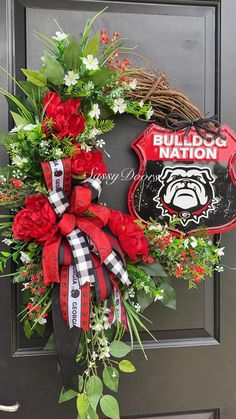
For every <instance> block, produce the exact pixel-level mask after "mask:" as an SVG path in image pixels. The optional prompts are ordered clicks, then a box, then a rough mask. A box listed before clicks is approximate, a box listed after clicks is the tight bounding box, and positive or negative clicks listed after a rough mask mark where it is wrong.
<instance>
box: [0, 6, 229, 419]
mask: <svg viewBox="0 0 236 419" xmlns="http://www.w3.org/2000/svg"><path fill="white" fill-rule="evenodd" d="M221 3H222V5H221ZM105 5H109V11H108V12H107V13H104V15H103V16H102V17H101V18H100V19H99V21H97V22H96V25H95V27H96V28H97V29H100V28H103V27H105V28H107V29H108V30H110V31H111V32H113V31H114V30H117V31H118V32H120V33H121V34H122V35H123V36H127V37H128V38H129V39H128V44H129V45H130V46H134V45H138V49H137V51H138V52H139V53H140V54H143V55H144V56H145V57H148V58H150V60H151V61H152V63H153V65H154V66H155V67H157V68H159V69H160V71H164V72H165V73H167V75H168V77H169V79H170V82H171V84H172V85H173V86H175V87H177V88H179V89H181V90H182V91H183V92H184V93H185V94H187V95H188V96H189V97H190V98H191V99H192V101H193V102H194V103H196V104H197V105H198V106H199V107H200V108H201V110H202V111H203V112H205V113H209V114H210V115H211V114H214V113H216V114H218V115H220V90H221V89H220V87H221V78H220V61H219V58H220V53H221V56H222V115H223V120H224V121H225V122H228V123H230V124H231V125H232V127H233V128H234V129H236V122H235V114H234V106H233V105H234V104H235V100H236V87H235V82H234V79H235V76H234V73H235V68H236V52H235V51H233V50H232V41H231V39H232V37H233V36H234V39H235V36H236V29H235V24H234V16H235V12H236V4H235V2H234V1H233V0H222V2H220V1H204V0H199V1H197V0H193V1H187V0H186V1H185V0H182V1H181V0H179V1H174V0H173V1H169V2H168V1H159V2H158V3H157V2H156V1H152V2H147V1H142V2H137V1H130V2H125V1H123V2H119V1H110V2H109V1H108V2H102V1H98V0H97V1H71V0H67V1H65V0H49V1H47V2H44V1H43V0H28V1H26V0H20V1H16V0H0V6H1V14H0V23H1V25H0V35H1V37H0V40H1V41H0V51H1V52H0V61H1V65H3V66H4V67H8V68H9V71H10V72H12V73H13V74H19V68H20V67H25V66H28V67H29V68H38V67H39V66H40V60H39V58H40V56H41V55H42V53H43V50H44V48H43V47H42V45H41V44H40V43H39V41H38V40H37V39H36V38H34V37H33V31H34V30H37V31H39V32H43V33H46V34H47V35H49V36H50V35H52V34H53V33H54V32H55V30H56V27H55V26H54V24H53V21H52V19H53V18H55V19H56V20H57V21H58V23H59V24H60V25H61V26H62V27H63V28H64V30H65V32H70V33H73V32H74V33H75V34H78V33H80V32H81V29H82V27H83V26H84V23H85V21H86V20H87V18H88V17H90V16H91V15H92V14H94V12H96V11H98V10H101V9H102V8H103V7H104V6H105ZM221 6H222V13H221ZM221 15H222V44H220V19H221ZM221 45H222V48H220V47H221ZM130 58H131V57H130ZM229 58H230V60H231V62H230V63H229ZM132 59H133V61H134V60H135V57H132ZM0 84H1V85H2V86H6V87H7V86H8V87H9V88H10V89H12V88H13V86H12V84H11V83H10V82H9V84H8V82H7V79H6V77H5V75H3V74H2V73H0ZM234 99H235V100H234ZM0 111H1V114H0V123H1V130H4V129H5V130H6V129H7V125H8V124H7V108H6V104H5V102H4V100H3V99H2V98H0ZM145 126H146V125H145V123H141V122H140V121H138V120H135V119H132V118H130V117H125V116H124V117H120V118H119V119H116V128H115V129H114V130H113V131H112V132H111V133H110V134H109V135H107V136H106V137H105V136H104V138H105V139H106V141H107V151H108V153H109V154H110V155H111V159H107V165H108V167H109V168H110V169H111V172H112V173H114V174H118V179H117V180H116V181H115V182H114V183H109V182H108V183H106V182H105V185H104V191H103V195H102V198H101V201H102V202H104V201H105V202H107V204H108V205H109V206H111V207H115V208H118V209H122V210H125V211H126V210H127V202H126V200H127V191H128V189H129V186H130V183H131V181H132V179H131V178H130V177H132V176H129V178H128V180H127V179H126V180H125V178H126V177H127V168H129V172H132V173H135V171H136V170H137V165H138V159H137V156H136V155H135V154H134V152H133V151H131V150H130V143H131V142H132V141H133V140H134V139H135V138H136V137H137V135H138V134H139V133H140V132H141V131H142V130H144V128H145ZM4 158H5V156H4V155H3V154H1V163H3V162H5V161H4ZM125 169H126V171H125ZM131 169H132V170H131ZM235 242H236V234H235V233H234V231H231V232H230V233H227V234H225V236H224V243H225V245H226V248H227V256H226V257H225V264H227V265H229V266H232V267H234V266H235V262H234V260H235V256H234V253H235V252H234V246H235ZM222 277H223V281H222V286H221V294H220V285H219V284H220V279H219V277H215V278H214V281H213V280H212V279H209V280H208V281H206V283H205V284H202V286H200V287H199V289H198V290H197V291H191V292H189V291H188V290H187V288H186V284H184V283H182V282H179V281H178V280H175V281H174V282H173V284H174V287H175V289H176V292H177V311H176V312H173V311H172V310H168V309H166V308H164V307H163V306H162V305H161V304H156V305H155V307H153V308H151V309H150V311H149V312H148V313H147V315H148V317H149V318H151V319H152V321H153V325H152V327H151V329H152V330H153V333H154V334H156V336H157V337H158V343H155V342H150V341H149V338H148V337H147V336H146V335H145V334H144V335H143V339H144V340H145V346H146V348H147V353H148V357H149V361H150V362H146V361H145V360H144V359H143V356H142V354H141V352H140V351H139V350H136V351H135V352H134V355H133V357H134V362H135V364H136V365H137V373H136V376H134V375H127V376H126V377H123V378H122V381H121V386H120V394H119V396H120V402H121V408H122V412H121V413H122V416H124V417H133V418H138V417H139V418H144V417H146V418H149V417H152V418H155V417H158V418H161V419H164V418H169V419H219V418H221V419H222V418H223V419H235V417H236V395H235V388H236V373H235V372H234V371H236V357H235V353H236V351H235V349H236V337H235V332H234V330H235V326H234V319H235V316H236V304H235V293H236V284H235V271H229V270H227V271H225V273H224V274H223V275H222ZM220 298H221V306H220ZM0 299H1V300H0V301H1V304H0V315H1V319H2V322H1V323H2V324H1V331H0V339H1V342H2V344H1V346H0V404H1V403H4V404H7V402H9V403H14V402H15V400H19V401H20V402H21V403H22V408H21V410H20V411H19V412H17V413H15V414H14V415H15V417H16V418H19V419H30V418H31V417H32V413H33V415H34V419H39V418H40V419H41V418H42V416H44V417H45V419H49V418H54V417H55V418H57V419H64V418H67V417H71V418H73V417H75V412H74V408H73V403H71V404H69V405H68V404H67V405H62V406H58V405H57V398H58V394H59V391H60V385H61V380H60V375H59V374H58V373H57V361H56V357H55V355H53V354H52V353H51V354H49V353H46V352H45V351H43V346H44V343H45V341H46V339H43V340H42V339H39V338H34V339H32V340H31V341H30V342H29V341H27V340H26V339H25V337H24V335H23V332H22V328H21V325H20V324H19V322H18V321H17V320H16V316H17V312H18V308H19V305H20V301H21V291H20V289H17V288H15V287H10V285H9V281H7V280H5V281H4V282H3V281H2V280H1V281H0ZM11 304H12V306H11ZM11 308H12V309H11ZM220 308H221V310H220ZM220 325H221V327H220ZM10 329H11V330H10ZM10 332H11V333H10ZM49 334H50V327H49V330H48V335H49ZM12 354H13V357H12V356H11V355H12ZM180 412H181V413H180ZM11 415H12V414H11ZM1 417H4V418H6V419H8V417H12V416H10V414H4V416H3V414H2V413H1V412H0V418H1Z"/></svg>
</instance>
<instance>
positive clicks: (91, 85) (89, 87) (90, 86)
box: [85, 80, 94, 90]
mask: <svg viewBox="0 0 236 419" xmlns="http://www.w3.org/2000/svg"><path fill="white" fill-rule="evenodd" d="M85 88H86V89H88V90H93V89H94V83H93V82H92V81H91V80H90V81H88V83H87V84H86V85H85Z"/></svg>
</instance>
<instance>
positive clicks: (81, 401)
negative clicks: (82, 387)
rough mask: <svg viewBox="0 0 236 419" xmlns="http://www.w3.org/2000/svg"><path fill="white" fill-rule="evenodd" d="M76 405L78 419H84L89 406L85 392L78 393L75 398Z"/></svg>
mask: <svg viewBox="0 0 236 419" xmlns="http://www.w3.org/2000/svg"><path fill="white" fill-rule="evenodd" d="M76 406H77V410H78V413H79V417H80V419H86V416H87V415H86V413H87V409H88V406H89V401H88V397H87V395H86V394H85V393H82V394H78V396H77V400H76Z"/></svg>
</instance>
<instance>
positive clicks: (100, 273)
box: [91, 254, 112, 304]
mask: <svg viewBox="0 0 236 419" xmlns="http://www.w3.org/2000/svg"><path fill="white" fill-rule="evenodd" d="M91 257H92V261H93V264H94V266H96V268H95V269H94V272H95V278H96V279H95V284H94V286H95V295H96V302H97V304H100V302H101V301H103V300H105V299H106V298H108V297H110V295H111V293H112V284H111V281H110V277H109V271H108V270H107V268H106V266H105V265H100V264H99V258H98V256H97V255H95V254H91Z"/></svg>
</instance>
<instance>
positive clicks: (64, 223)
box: [58, 213, 76, 236]
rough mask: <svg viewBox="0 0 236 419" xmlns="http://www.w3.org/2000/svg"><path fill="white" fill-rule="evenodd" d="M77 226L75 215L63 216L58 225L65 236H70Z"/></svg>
mask: <svg viewBox="0 0 236 419" xmlns="http://www.w3.org/2000/svg"><path fill="white" fill-rule="evenodd" d="M75 226H76V217H75V216H74V214H68V213H66V214H63V216H62V218H61V220H60V221H59V223H58V227H59V229H60V232H61V234H62V235H63V236H68V234H70V233H71V232H72V231H73V230H74V228H75Z"/></svg>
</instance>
